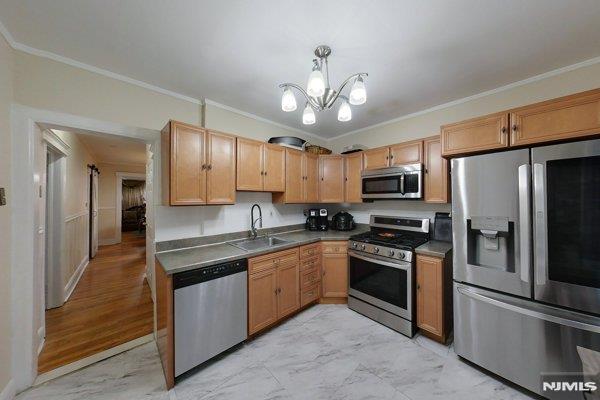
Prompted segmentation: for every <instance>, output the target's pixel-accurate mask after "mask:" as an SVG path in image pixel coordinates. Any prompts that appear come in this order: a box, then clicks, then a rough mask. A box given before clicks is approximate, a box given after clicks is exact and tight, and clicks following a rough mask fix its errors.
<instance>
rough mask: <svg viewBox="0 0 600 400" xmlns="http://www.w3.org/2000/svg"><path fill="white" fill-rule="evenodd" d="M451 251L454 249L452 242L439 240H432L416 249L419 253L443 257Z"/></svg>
mask: <svg viewBox="0 0 600 400" xmlns="http://www.w3.org/2000/svg"><path fill="white" fill-rule="evenodd" d="M450 251H452V243H451V242H442V241H439V240H430V241H429V242H427V243H425V244H422V245H421V246H419V247H417V248H416V249H415V252H416V253H417V254H423V255H426V256H433V257H441V258H444V257H446V256H447V255H448V253H450Z"/></svg>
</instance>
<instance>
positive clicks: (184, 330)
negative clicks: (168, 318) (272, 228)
mask: <svg viewBox="0 0 600 400" xmlns="http://www.w3.org/2000/svg"><path fill="white" fill-rule="evenodd" d="M247 269H248V261H247V260H236V261H231V262H228V263H223V264H218V265H214V266H210V267H206V268H200V269H197V270H193V271H189V272H181V273H179V274H176V275H174V276H173V288H174V291H175V294H174V314H175V376H179V375H181V374H183V373H184V372H186V371H189V370H190V369H192V368H194V367H196V366H197V365H200V364H202V363H203V362H205V361H207V360H209V359H210V358H212V357H214V356H216V355H217V354H219V353H222V352H223V351H225V350H227V349H229V348H231V347H233V346H235V345H236V344H238V343H240V342H243V341H244V340H246V338H247V337H248V335H247V333H248V331H247V329H248V328H247V327H248V324H247V321H248V315H247V313H248V311H247V310H248V308H247V302H248V296H247V291H248V289H247V288H248V286H247V281H248V277H247V272H246V271H247Z"/></svg>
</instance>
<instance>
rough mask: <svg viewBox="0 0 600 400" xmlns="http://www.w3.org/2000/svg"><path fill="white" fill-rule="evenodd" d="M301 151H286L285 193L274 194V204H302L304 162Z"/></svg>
mask: <svg viewBox="0 0 600 400" xmlns="http://www.w3.org/2000/svg"><path fill="white" fill-rule="evenodd" d="M302 155H303V153H302V152H301V151H299V150H293V149H288V148H286V149H285V192H279V193H273V202H274V203H302V201H303V199H304V178H305V176H304V162H303V157H302Z"/></svg>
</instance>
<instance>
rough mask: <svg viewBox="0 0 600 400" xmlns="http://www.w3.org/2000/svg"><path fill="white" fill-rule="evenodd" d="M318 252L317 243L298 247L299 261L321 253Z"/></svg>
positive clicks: (319, 248) (319, 247)
mask: <svg viewBox="0 0 600 400" xmlns="http://www.w3.org/2000/svg"><path fill="white" fill-rule="evenodd" d="M320 250H321V246H319V243H312V244H307V245H305V246H300V259H301V260H302V259H305V258H309V257H314V256H316V255H317V254H319V253H320V252H321V251H320Z"/></svg>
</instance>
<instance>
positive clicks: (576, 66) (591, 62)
mask: <svg viewBox="0 0 600 400" xmlns="http://www.w3.org/2000/svg"><path fill="white" fill-rule="evenodd" d="M598 63H600V57H594V58H590V59H589V60H584V61H581V62H578V63H576V64H571V65H567V66H566V67H561V68H557V69H553V70H552V71H548V72H544V73H542V74H539V75H535V76H532V77H529V78H526V79H523V80H520V81H517V82H513V83H509V84H508V85H504V86H500V87H497V88H495V89H490V90H486V91H485V92H481V93H477V94H474V95H471V96H467V97H463V98H461V99H457V100H452V101H449V102H448V103H443V104H439V105H437V106H433V107H430V108H427V109H425V110H421V111H416V112H414V113H410V114H406V115H402V116H400V117H396V118H393V119H390V120H387V121H384V122H380V123H378V124H374V125H369V126H365V127H364V128H360V129H356V130H353V131H350V132H346V133H342V134H340V135H337V136H333V137H331V138H328V139H327V141H328V142H329V141H332V140H336V139H339V138H342V137H346V136H351V135H355V134H357V133H360V132H364V131H368V130H371V129H374V128H379V127H381V126H385V125H389V124H393V123H395V122H399V121H404V120H407V119H410V118H414V117H418V116H420V115H424V114H428V113H431V112H434V111H439V110H443V109H445V108H450V107H453V106H456V105H459V104H463V103H467V102H469V101H471V100H476V99H480V98H482V97H486V96H490V95H493V94H497V93H501V92H505V91H507V90H510V89H514V88H516V87H519V86H523V85H527V84H529V83H533V82H538V81H541V80H544V79H546V78H550V77H552V76H556V75H560V74H564V73H565V72H569V71H574V70H576V69H580V68H584V67H588V66H590V65H594V64H598Z"/></svg>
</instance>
